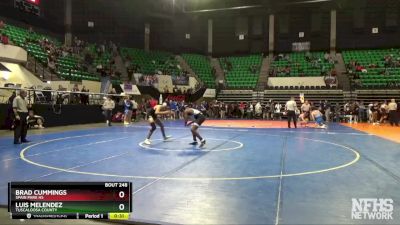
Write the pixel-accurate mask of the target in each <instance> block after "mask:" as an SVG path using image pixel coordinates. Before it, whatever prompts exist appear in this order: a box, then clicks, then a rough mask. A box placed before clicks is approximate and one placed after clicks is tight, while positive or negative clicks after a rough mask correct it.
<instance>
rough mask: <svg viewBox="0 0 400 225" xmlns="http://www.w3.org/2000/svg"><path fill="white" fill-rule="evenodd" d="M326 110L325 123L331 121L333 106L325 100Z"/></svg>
mask: <svg viewBox="0 0 400 225" xmlns="http://www.w3.org/2000/svg"><path fill="white" fill-rule="evenodd" d="M324 107H325V108H324V110H325V121H326V122H330V121H331V104H330V103H329V102H328V100H325V103H324Z"/></svg>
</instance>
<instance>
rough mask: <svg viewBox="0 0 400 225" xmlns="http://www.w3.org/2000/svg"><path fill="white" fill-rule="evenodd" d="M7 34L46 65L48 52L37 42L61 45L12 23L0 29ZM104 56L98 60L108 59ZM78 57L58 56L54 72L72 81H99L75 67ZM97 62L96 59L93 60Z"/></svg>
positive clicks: (16, 43)
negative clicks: (43, 41) (45, 41)
mask: <svg viewBox="0 0 400 225" xmlns="http://www.w3.org/2000/svg"><path fill="white" fill-rule="evenodd" d="M1 32H2V33H4V34H6V35H8V36H9V38H10V40H11V42H12V43H13V44H15V45H17V46H20V47H22V48H24V49H25V50H26V51H27V52H28V53H29V54H30V55H31V56H33V57H34V58H35V59H36V60H38V61H39V62H41V63H42V64H44V65H47V59H48V53H47V52H46V51H45V50H44V49H43V48H42V47H41V46H40V45H39V44H38V43H39V41H40V40H43V39H47V40H48V41H50V42H52V43H53V44H54V45H55V46H58V47H59V46H61V44H60V42H59V41H57V40H55V39H53V38H51V37H48V36H46V35H42V34H38V33H36V32H30V31H29V30H27V29H24V28H19V27H16V26H12V25H9V24H7V25H5V28H4V29H3V30H2V31H1ZM104 57H105V58H101V59H99V60H102V61H106V60H109V54H104ZM78 62H79V59H78V58H76V57H75V56H68V57H60V58H59V59H58V60H57V62H56V65H57V70H56V73H57V75H58V76H59V77H60V78H63V79H66V80H72V81H81V80H91V81H99V80H100V79H99V77H98V76H97V75H94V74H90V73H88V72H85V71H82V70H81V69H79V68H78V67H77V65H78ZM95 62H97V61H95Z"/></svg>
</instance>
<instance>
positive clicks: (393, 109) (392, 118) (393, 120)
mask: <svg viewBox="0 0 400 225" xmlns="http://www.w3.org/2000/svg"><path fill="white" fill-rule="evenodd" d="M388 109H389V122H390V125H391V126H393V125H396V126H399V118H398V115H397V103H396V100H394V99H392V100H391V101H390V103H389V105H388Z"/></svg>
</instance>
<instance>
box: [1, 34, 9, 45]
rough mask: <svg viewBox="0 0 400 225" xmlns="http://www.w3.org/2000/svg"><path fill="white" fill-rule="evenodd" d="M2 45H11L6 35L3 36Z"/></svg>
mask: <svg viewBox="0 0 400 225" xmlns="http://www.w3.org/2000/svg"><path fill="white" fill-rule="evenodd" d="M1 43H3V44H4V45H8V44H9V40H8V36H7V35H6V34H2V35H1Z"/></svg>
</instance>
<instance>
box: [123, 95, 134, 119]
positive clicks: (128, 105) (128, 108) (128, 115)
mask: <svg viewBox="0 0 400 225" xmlns="http://www.w3.org/2000/svg"><path fill="white" fill-rule="evenodd" d="M124 115H125V117H124V125H129V124H130V123H131V122H132V102H131V100H130V98H129V96H125V99H124Z"/></svg>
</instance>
